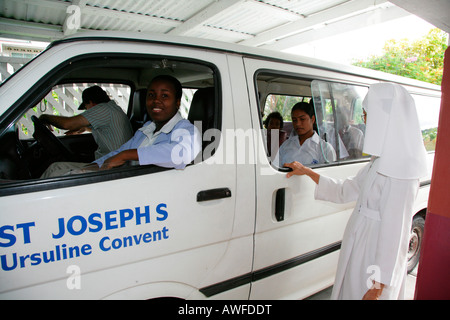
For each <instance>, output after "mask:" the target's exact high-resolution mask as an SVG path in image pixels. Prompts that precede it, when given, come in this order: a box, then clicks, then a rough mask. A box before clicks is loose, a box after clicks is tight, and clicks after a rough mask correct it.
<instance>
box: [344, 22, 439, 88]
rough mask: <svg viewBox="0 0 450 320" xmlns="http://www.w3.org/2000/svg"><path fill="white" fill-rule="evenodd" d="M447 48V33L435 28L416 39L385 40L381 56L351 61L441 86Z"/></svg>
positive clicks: (369, 67) (361, 65)
mask: <svg viewBox="0 0 450 320" xmlns="http://www.w3.org/2000/svg"><path fill="white" fill-rule="evenodd" d="M446 49H447V34H446V33H445V32H443V31H441V30H440V29H437V28H435V29H431V30H430V32H429V33H428V34H427V35H426V36H425V37H423V38H421V39H418V40H416V41H409V40H407V39H403V40H399V41H397V40H389V41H386V43H385V45H384V48H383V53H382V54H381V55H380V56H371V57H369V58H368V59H366V60H359V61H353V63H352V64H353V65H355V66H359V67H364V68H368V69H372V70H379V71H383V72H387V73H392V74H396V75H399V76H403V77H407V78H412V79H417V80H421V81H425V82H429V83H434V84H437V85H440V84H441V81H442V74H443V70H444V53H445V50H446Z"/></svg>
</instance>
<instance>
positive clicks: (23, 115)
mask: <svg viewBox="0 0 450 320" xmlns="http://www.w3.org/2000/svg"><path fill="white" fill-rule="evenodd" d="M161 74H168V75H171V76H173V77H175V78H176V79H178V80H179V81H180V83H181V84H182V87H183V96H182V98H181V105H180V108H179V110H180V114H181V116H182V117H183V118H185V119H188V120H189V121H190V122H191V123H192V124H194V125H195V126H197V127H198V128H199V130H201V132H200V134H202V133H203V132H205V131H206V130H207V129H210V128H217V129H220V122H221V121H220V119H219V114H220V113H219V105H218V101H219V99H218V97H217V93H218V92H219V87H218V81H217V74H216V72H215V68H214V66H212V65H210V64H208V63H204V62H198V61H188V60H187V59H185V58H180V59H174V58H170V59H168V58H166V57H164V56H151V55H143V54H110V55H106V54H105V55H101V56H99V55H95V54H91V55H84V56H77V57H75V58H72V59H68V60H66V61H65V62H64V63H63V64H61V65H58V66H55V67H54V68H53V69H51V70H49V71H48V73H47V75H46V76H45V77H44V78H43V79H41V81H39V83H37V84H36V85H35V86H32V87H31V88H30V89H29V91H28V92H27V94H26V95H25V96H24V97H23V98H22V99H19V100H18V102H17V103H16V104H15V105H14V106H11V108H10V110H9V114H10V117H9V119H10V122H9V124H7V125H6V126H4V125H2V127H3V128H6V127H7V128H9V129H8V130H7V131H6V132H3V133H2V136H1V137H0V139H1V145H2V147H1V148H0V163H1V166H0V179H1V185H2V189H3V190H6V189H7V188H8V187H13V188H16V189H17V187H18V186H23V184H24V183H26V186H27V187H26V190H30V191H33V190H37V189H42V188H43V187H42V184H41V185H39V184H40V183H39V181H40V180H42V179H41V177H42V176H41V175H42V174H43V172H44V171H45V170H46V168H48V167H49V166H50V165H51V164H52V163H55V162H57V161H72V162H73V161H77V162H84V163H90V162H92V161H94V160H95V158H94V151H95V150H96V148H97V147H98V143H96V141H95V139H93V137H92V135H91V134H76V135H65V133H66V132H67V131H66V130H61V129H55V130H53V131H52V132H50V131H49V132H46V133H45V136H46V137H47V138H46V139H47V140H50V141H52V142H53V144H52V145H51V147H50V148H47V147H46V145H45V143H44V142H43V141H42V139H39V138H37V137H36V135H35V134H34V133H35V127H36V126H38V125H42V123H40V124H39V123H37V122H39V121H38V120H39V116H40V115H42V114H52V115H61V116H66V117H72V116H76V115H79V114H82V113H83V111H84V110H78V107H79V105H80V104H81V103H82V92H83V91H84V90H85V89H86V88H88V87H92V86H94V85H99V86H100V87H101V88H102V89H103V90H104V91H105V92H107V94H108V96H109V98H110V99H111V100H113V101H114V102H115V103H116V104H117V105H118V106H119V107H120V108H122V110H123V111H124V113H125V114H126V115H127V117H128V118H129V121H130V123H131V125H132V130H133V133H134V132H135V131H136V130H138V129H139V128H141V127H142V126H143V125H144V124H145V123H146V122H148V121H150V120H151V119H150V118H149V117H148V114H147V110H146V95H147V86H148V84H149V82H150V81H151V79H153V78H154V77H155V76H157V75H161ZM194 104H195V106H196V107H195V108H194V109H195V110H192V111H191V106H192V105H194ZM44 126H45V123H44ZM41 127H42V126H41ZM40 136H42V135H40ZM214 143H216V144H217V143H218V141H214ZM54 145H58V146H59V147H60V148H59V149H58V148H56V147H55V146H54ZM63 149H64V150H63ZM61 150H62V151H61ZM67 155H71V156H70V157H68V156H67ZM197 160H198V159H197ZM201 160H202V159H200V161H201ZM136 164H137V163H136V162H135V163H127V164H126V165H124V166H121V167H120V168H117V169H112V170H108V171H105V172H95V173H83V174H81V175H80V174H76V175H73V176H71V177H67V176H65V177H60V178H59V180H61V179H62V180H63V181H64V183H63V184H62V185H67V186H70V185H72V184H75V185H78V184H80V183H81V184H83V183H90V182H92V181H105V180H110V179H116V178H121V177H127V176H130V175H139V174H143V173H151V172H157V171H158V170H166V169H167V168H158V167H155V166H153V165H147V166H139V165H137V166H136ZM84 177H86V179H87V180H86V179H84ZM74 179H75V180H76V181H77V182H74V181H72V182H70V181H71V180H74ZM83 179H84V180H83ZM56 180H58V178H56V179H55V178H52V179H51V181H56ZM51 185H52V183H50V184H47V186H48V187H50V186H51ZM53 185H55V186H56V184H53ZM57 185H58V186H61V181H60V182H58V184H57ZM35 187H36V188H37V189H36V188H35ZM50 188H51V187H50ZM11 190H12V189H10V190H9V191H7V192H6V194H9V192H10V191H11ZM24 191H25V190H24V189H23V188H22V187H21V188H20V191H19V190H17V191H16V192H13V193H17V192H24Z"/></svg>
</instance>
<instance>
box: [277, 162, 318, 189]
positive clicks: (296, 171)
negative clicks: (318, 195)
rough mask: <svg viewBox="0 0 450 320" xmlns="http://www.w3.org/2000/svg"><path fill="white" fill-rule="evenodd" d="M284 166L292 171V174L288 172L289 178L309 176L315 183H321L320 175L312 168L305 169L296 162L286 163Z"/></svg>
mask: <svg viewBox="0 0 450 320" xmlns="http://www.w3.org/2000/svg"><path fill="white" fill-rule="evenodd" d="M284 166H285V167H287V168H291V169H292V171H291V172H288V173H287V174H286V177H287V178H290V177H292V176H293V175H297V176H303V175H307V176H308V177H310V178H311V179H312V180H313V181H314V182H315V183H317V184H318V183H319V179H320V175H319V174H318V173H316V172H314V171H313V170H312V169H311V168H308V167H305V166H304V165H302V164H301V163H300V162H297V161H294V162H291V163H285V164H284Z"/></svg>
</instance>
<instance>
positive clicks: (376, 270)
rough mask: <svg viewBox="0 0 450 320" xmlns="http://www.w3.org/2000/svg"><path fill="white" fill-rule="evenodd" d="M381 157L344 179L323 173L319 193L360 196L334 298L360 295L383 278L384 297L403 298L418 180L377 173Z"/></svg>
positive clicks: (341, 199)
mask: <svg viewBox="0 0 450 320" xmlns="http://www.w3.org/2000/svg"><path fill="white" fill-rule="evenodd" d="M379 163H380V161H379V158H375V159H372V161H371V162H370V163H369V164H368V165H367V166H365V167H364V168H362V169H361V170H360V172H358V174H357V175H356V176H355V177H353V178H349V179H346V180H344V181H336V180H333V179H331V178H328V177H324V176H321V177H320V180H319V184H318V185H317V187H316V192H315V197H316V199H319V200H326V201H331V202H336V203H345V202H351V201H355V200H357V203H356V206H355V209H354V211H353V213H352V215H351V217H350V219H349V221H348V224H347V227H346V229H345V233H344V236H343V240H342V246H341V253H340V256H339V263H338V268H337V273H336V279H335V284H334V287H333V292H332V295H331V299H358V300H359V299H362V297H363V296H364V294H365V293H366V292H367V290H369V289H370V288H371V286H372V280H375V281H377V282H381V283H383V284H385V285H387V287H385V288H384V289H383V292H382V295H381V296H380V299H403V298H404V288H405V281H406V275H407V271H406V270H407V252H408V245H409V234H410V229H411V222H412V216H413V208H412V207H413V203H414V200H415V198H416V195H417V191H418V188H419V180H418V179H396V178H391V177H388V176H385V175H382V174H380V173H378V172H377V170H378V166H379Z"/></svg>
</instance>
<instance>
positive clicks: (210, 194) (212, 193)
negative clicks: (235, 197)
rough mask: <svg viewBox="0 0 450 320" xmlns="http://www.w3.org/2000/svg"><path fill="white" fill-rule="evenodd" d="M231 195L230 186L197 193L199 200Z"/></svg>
mask: <svg viewBox="0 0 450 320" xmlns="http://www.w3.org/2000/svg"><path fill="white" fill-rule="evenodd" d="M230 197H231V190H230V189H228V188H218V189H210V190H203V191H200V192H199V193H197V202H202V201H210V200H217V199H223V198H230Z"/></svg>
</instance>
